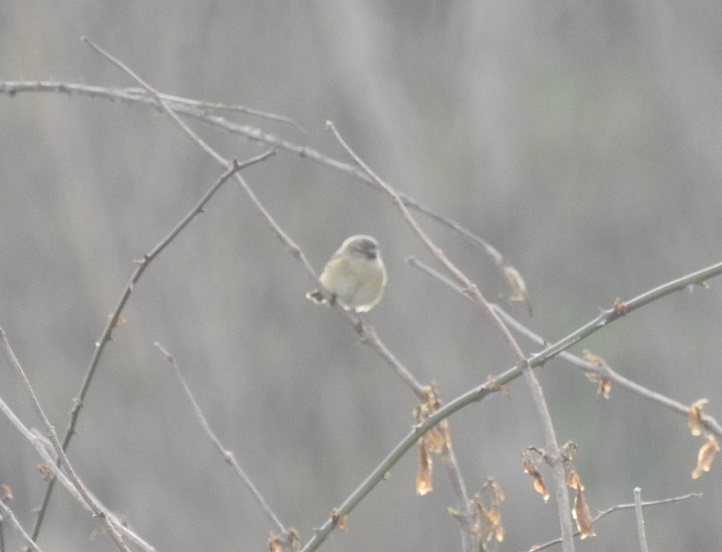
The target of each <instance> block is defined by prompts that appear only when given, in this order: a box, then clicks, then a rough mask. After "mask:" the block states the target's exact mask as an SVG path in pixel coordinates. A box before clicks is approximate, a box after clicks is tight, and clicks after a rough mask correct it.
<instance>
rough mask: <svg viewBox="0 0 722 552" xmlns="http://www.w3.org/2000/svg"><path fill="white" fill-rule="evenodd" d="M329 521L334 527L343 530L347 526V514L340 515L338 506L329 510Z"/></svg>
mask: <svg viewBox="0 0 722 552" xmlns="http://www.w3.org/2000/svg"><path fill="white" fill-rule="evenodd" d="M331 523H332V524H333V526H334V527H338V528H339V529H341V531H345V530H346V529H347V528H348V516H343V515H341V512H339V511H338V508H334V509H333V510H331Z"/></svg>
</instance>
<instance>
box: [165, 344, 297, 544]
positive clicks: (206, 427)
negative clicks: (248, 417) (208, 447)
mask: <svg viewBox="0 0 722 552" xmlns="http://www.w3.org/2000/svg"><path fill="white" fill-rule="evenodd" d="M153 345H155V347H156V348H157V349H158V350H159V351H160V352H161V353H162V354H163V356H165V359H166V360H167V361H168V362H169V363H170V365H171V367H172V368H173V373H174V374H175V376H176V377H177V378H178V381H180V383H181V385H182V386H183V390H184V391H185V394H186V396H187V397H188V400H189V401H190V402H191V405H192V406H193V411H194V412H195V415H196V418H197V419H198V422H199V423H200V424H201V427H202V428H203V431H205V433H206V435H207V436H208V438H209V439H210V440H211V442H212V443H213V445H214V446H215V447H216V448H217V449H218V452H220V453H221V456H223V460H225V462H226V463H227V464H228V465H229V466H231V468H233V471H234V472H235V473H236V475H237V476H238V477H239V479H240V480H241V481H242V482H243V484H244V485H245V486H246V488H247V489H248V490H249V491H250V492H251V494H252V495H253V496H254V497H255V499H256V501H257V502H258V504H259V506H260V507H261V509H262V510H263V512H264V513H265V514H266V515H267V516H268V519H269V520H270V521H271V523H273V524H274V525H275V526H276V527H277V528H278V530H279V531H280V532H281V533H282V534H286V533H287V531H286V527H285V526H284V525H283V523H281V520H280V519H278V516H276V514H275V513H274V512H273V510H272V509H271V507H270V506H269V505H268V502H266V499H265V498H263V495H262V494H261V492H260V491H259V490H258V488H257V487H256V486H255V485H254V484H253V481H251V479H250V478H249V477H248V476H247V475H246V472H244V471H243V468H241V466H240V464H239V463H238V462H237V461H236V458H235V456H234V455H233V452H231V451H230V450H228V449H227V448H226V447H225V446H224V445H223V443H221V440H220V439H219V438H218V436H217V435H216V434H215V432H214V431H213V429H212V428H211V425H210V424H209V423H208V420H207V419H206V417H205V415H204V414H203V410H201V407H200V405H199V404H198V401H196V399H195V397H194V396H193V392H192V391H191V389H190V387H189V386H188V383H187V382H186V380H185V378H184V377H183V374H181V371H180V368H179V367H178V363H177V362H176V360H175V357H173V355H172V354H171V353H170V352H169V351H168V350H167V349H166V348H165V347H163V345H161V344H160V343H158V342H157V341H156V342H155V343H153Z"/></svg>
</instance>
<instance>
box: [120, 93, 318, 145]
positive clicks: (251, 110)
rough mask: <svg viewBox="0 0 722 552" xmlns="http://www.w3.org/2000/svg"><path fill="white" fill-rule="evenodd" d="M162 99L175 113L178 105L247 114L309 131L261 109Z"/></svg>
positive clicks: (210, 110)
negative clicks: (171, 105)
mask: <svg viewBox="0 0 722 552" xmlns="http://www.w3.org/2000/svg"><path fill="white" fill-rule="evenodd" d="M125 91H126V92H127V93H128V94H131V95H134V94H135V95H137V94H140V95H146V94H147V92H146V90H144V89H142V88H126V89H125ZM160 97H161V98H163V99H164V100H165V101H166V102H169V103H172V104H173V105H174V108H173V109H174V111H175V110H176V109H175V106H176V105H187V106H190V107H194V108H197V109H201V110H203V111H206V112H213V111H225V112H229V113H245V114H246V115H252V116H254V117H260V118H261V119H268V120H269V121H278V122H281V123H286V124H288V125H291V126H292V127H294V128H295V129H296V130H298V131H299V132H301V133H303V134H308V131H307V130H306V129H305V128H303V127H302V126H301V125H299V124H298V123H297V122H296V121H294V120H293V119H292V118H291V117H287V116H286V115H279V114H277V113H270V112H268V111H261V110H260V109H254V108H252V107H246V106H244V105H230V104H225V103H221V102H207V101H200V100H192V99H190V98H183V97H182V96H172V95H170V94H160Z"/></svg>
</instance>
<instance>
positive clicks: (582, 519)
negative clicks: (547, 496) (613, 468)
mask: <svg viewBox="0 0 722 552" xmlns="http://www.w3.org/2000/svg"><path fill="white" fill-rule="evenodd" d="M572 517H573V518H574V521H576V522H577V529H578V530H579V533H580V538H581V539H582V540H584V539H586V538H587V537H594V536H596V533H595V532H594V520H593V519H592V514H591V513H589V506H588V505H587V501H586V500H584V493H582V491H580V490H578V491H577V492H576V494H575V495H574V508H573V509H572Z"/></svg>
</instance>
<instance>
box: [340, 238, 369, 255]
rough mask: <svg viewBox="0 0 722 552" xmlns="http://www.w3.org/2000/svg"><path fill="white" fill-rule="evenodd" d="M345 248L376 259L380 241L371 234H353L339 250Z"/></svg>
mask: <svg viewBox="0 0 722 552" xmlns="http://www.w3.org/2000/svg"><path fill="white" fill-rule="evenodd" d="M344 250H346V251H349V252H350V253H355V254H358V255H363V256H364V257H366V258H367V259H375V258H376V257H378V255H379V243H378V242H377V241H376V240H375V239H374V238H372V237H371V236H363V235H358V236H351V237H350V238H347V239H346V241H344V242H343V245H341V249H340V250H339V251H344Z"/></svg>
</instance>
